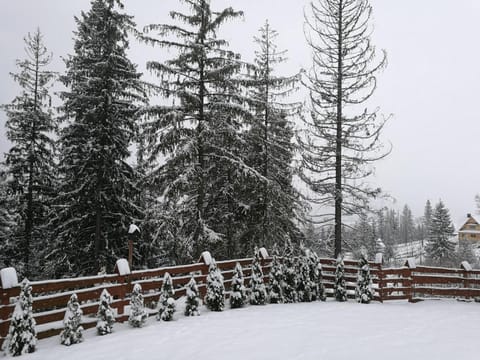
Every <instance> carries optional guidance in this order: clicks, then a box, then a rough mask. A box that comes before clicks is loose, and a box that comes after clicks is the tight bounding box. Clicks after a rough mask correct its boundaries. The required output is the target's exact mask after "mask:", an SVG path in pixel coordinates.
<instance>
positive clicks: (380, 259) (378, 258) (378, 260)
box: [375, 253, 384, 303]
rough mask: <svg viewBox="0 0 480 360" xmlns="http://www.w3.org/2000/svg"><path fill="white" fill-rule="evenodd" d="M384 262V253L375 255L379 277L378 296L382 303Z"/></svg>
mask: <svg viewBox="0 0 480 360" xmlns="http://www.w3.org/2000/svg"><path fill="white" fill-rule="evenodd" d="M382 264H383V254H382V253H377V254H376V255H375V265H376V266H377V270H378V272H377V278H378V282H377V284H378V297H379V300H380V302H381V303H383V278H384V276H383V269H382Z"/></svg>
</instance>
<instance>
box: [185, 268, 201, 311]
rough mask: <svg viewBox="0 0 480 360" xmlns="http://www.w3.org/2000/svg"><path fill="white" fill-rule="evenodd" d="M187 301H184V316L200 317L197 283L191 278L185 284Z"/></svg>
mask: <svg viewBox="0 0 480 360" xmlns="http://www.w3.org/2000/svg"><path fill="white" fill-rule="evenodd" d="M186 288H187V299H186V301H185V303H186V306H185V316H198V315H200V309H199V307H200V293H199V291H198V286H197V282H196V281H195V278H194V277H193V276H192V278H191V279H190V281H189V282H188V284H187V287H186Z"/></svg>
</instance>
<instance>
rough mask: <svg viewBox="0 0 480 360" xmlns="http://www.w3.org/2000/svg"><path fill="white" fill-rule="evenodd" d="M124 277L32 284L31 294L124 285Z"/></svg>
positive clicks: (102, 277) (95, 277)
mask: <svg viewBox="0 0 480 360" xmlns="http://www.w3.org/2000/svg"><path fill="white" fill-rule="evenodd" d="M124 282H125V277H124V276H120V275H115V274H111V275H104V276H92V277H85V278H80V279H75V278H70V279H62V280H58V281H45V282H41V281H39V282H36V281H34V282H32V283H31V285H32V294H33V295H34V296H35V294H42V293H50V292H55V291H73V290H77V289H82V288H89V287H94V286H100V285H102V284H109V283H124Z"/></svg>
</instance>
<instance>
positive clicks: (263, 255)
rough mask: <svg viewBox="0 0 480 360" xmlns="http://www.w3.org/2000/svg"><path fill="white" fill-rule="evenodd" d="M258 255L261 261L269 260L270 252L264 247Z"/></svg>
mask: <svg viewBox="0 0 480 360" xmlns="http://www.w3.org/2000/svg"><path fill="white" fill-rule="evenodd" d="M258 253H259V255H260V258H261V259H263V260H265V259H268V251H267V249H265V248H264V247H261V248H260V249H258Z"/></svg>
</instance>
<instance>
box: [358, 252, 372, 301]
mask: <svg viewBox="0 0 480 360" xmlns="http://www.w3.org/2000/svg"><path fill="white" fill-rule="evenodd" d="M358 267H359V269H358V276H357V287H356V288H355V298H356V299H357V301H358V302H359V303H362V304H368V303H369V302H370V301H372V299H373V291H372V279H371V277H370V265H368V260H367V258H366V256H365V255H364V254H362V257H361V258H360V260H359V262H358Z"/></svg>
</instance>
